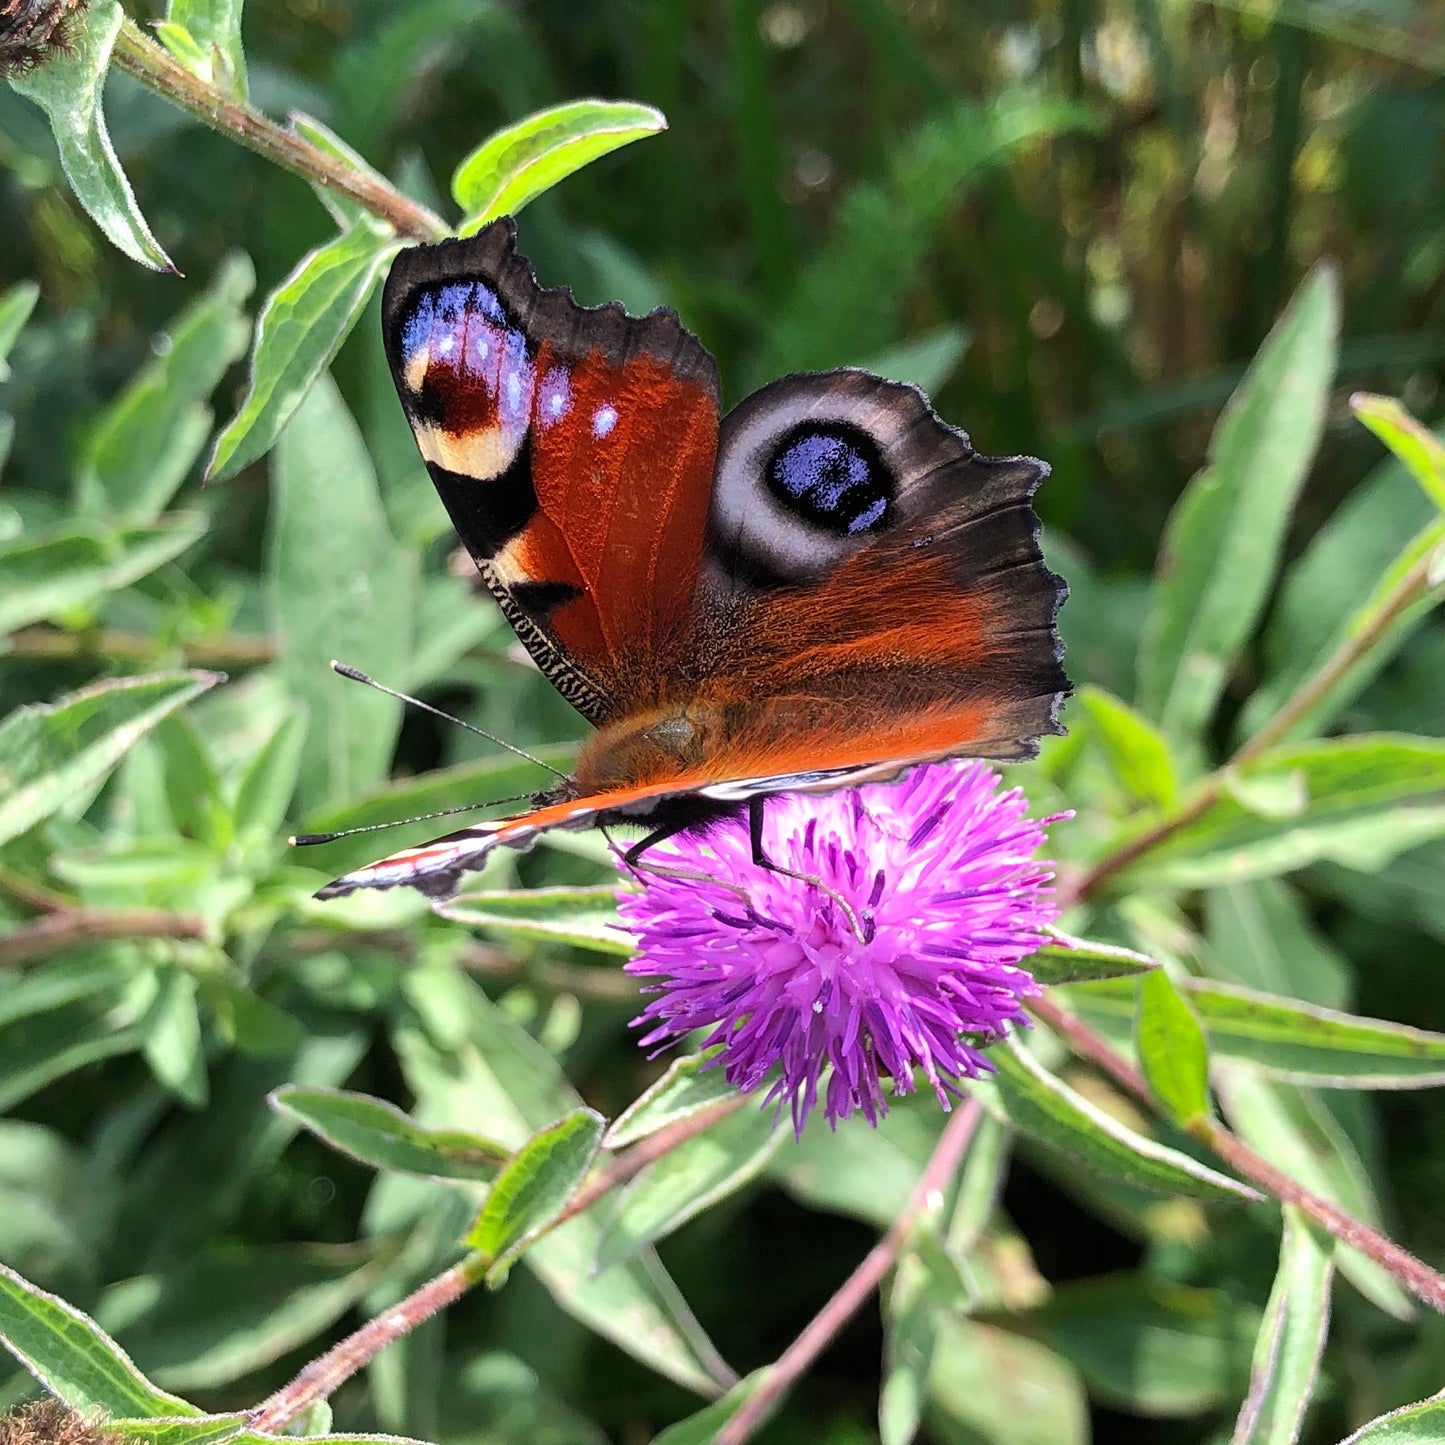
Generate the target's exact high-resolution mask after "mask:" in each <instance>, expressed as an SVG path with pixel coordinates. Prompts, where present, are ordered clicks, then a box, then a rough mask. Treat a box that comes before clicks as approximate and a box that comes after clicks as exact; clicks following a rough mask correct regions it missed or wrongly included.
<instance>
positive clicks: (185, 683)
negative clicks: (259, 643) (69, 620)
mask: <svg viewBox="0 0 1445 1445" xmlns="http://www.w3.org/2000/svg"><path fill="white" fill-rule="evenodd" d="M220 681H222V678H221V676H220V674H219V673H214V672H175V673H159V674H156V675H155V676H153V677H127V678H112V679H110V680H109V681H106V682H98V683H93V684H92V685H91V686H90V687H86V688H82V689H81V690H80V691H79V692H75V693H71V694H70V695H69V696H68V697H63V698H61V699H60V701H58V702H55V703H50V704H34V705H32V706H30V707H22V708H17V709H16V710H15V711H14V712H12V713H11V714H10V716H9V717H8V718H6V719H5V721H4V723H0V842H5V841H7V840H8V839H10V838H14V837H17V836H18V835H19V834H21V833H24V832H26V831H28V830H29V829H31V828H33V827H34V826H35V825H36V824H37V823H39V822H41V821H43V820H44V819H45V818H48V817H49V816H50V815H51V814H52V813H54V812H56V811H57V810H58V809H60V808H62V807H64V806H65V805H66V803H68V802H69V801H70V800H71V799H72V798H75V797H77V796H79V795H81V794H84V793H86V792H87V791H89V790H90V789H91V788H93V787H94V786H95V785H96V784H97V783H98V782H99V781H100V780H101V779H102V778H103V777H104V776H105V775H106V774H107V773H108V772H109V771H110V770H111V768H113V767H114V766H115V765H116V763H118V762H119V761H120V760H121V758H122V757H124V756H125V754H126V753H127V752H128V751H129V750H130V748H131V747H132V746H133V745H134V744H135V743H136V741H137V740H138V739H140V738H142V737H144V736H145V734H146V733H148V732H149V731H150V730H151V729H152V728H153V727H155V726H156V724H157V723H159V722H160V721H161V719H162V718H165V717H168V716H169V715H170V714H171V713H173V712H175V711H176V709H177V708H181V707H184V706H185V705H186V704H187V703H188V702H190V701H191V699H192V698H195V697H199V696H200V694H201V693H203V692H205V691H206V690H207V689H208V688H212V687H214V686H215V685H216V684H217V683H218V682H220Z"/></svg>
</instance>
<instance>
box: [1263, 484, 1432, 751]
mask: <svg viewBox="0 0 1445 1445" xmlns="http://www.w3.org/2000/svg"><path fill="white" fill-rule="evenodd" d="M1441 525H1442V522H1441V519H1440V518H1439V517H1437V516H1436V515H1435V514H1434V511H1433V509H1432V508H1431V506H1430V503H1429V501H1428V499H1427V498H1426V497H1425V496H1424V494H1423V493H1422V492H1421V491H1420V489H1419V488H1418V487H1417V486H1416V485H1415V484H1414V483H1413V482H1412V481H1411V479H1410V477H1409V474H1408V473H1407V472H1406V470H1405V468H1404V467H1403V466H1401V465H1400V464H1399V463H1398V462H1396V461H1389V462H1385V463H1383V464H1382V465H1381V466H1379V467H1378V468H1376V469H1375V471H1374V472H1373V473H1371V475H1370V476H1369V477H1368V478H1367V479H1366V480H1365V481H1364V482H1362V483H1361V484H1360V485H1359V486H1357V487H1356V488H1355V489H1354V491H1353V492H1351V493H1350V495H1349V496H1348V497H1347V498H1346V499H1345V500H1344V502H1342V503H1341V505H1340V506H1339V507H1338V508H1336V510H1335V512H1334V513H1333V515H1332V516H1331V517H1330V518H1329V520H1328V521H1327V522H1326V523H1325V524H1324V526H1322V527H1321V528H1320V529H1319V531H1318V532H1317V533H1316V534H1315V535H1314V536H1313V537H1312V538H1311V539H1310V542H1309V545H1308V546H1307V547H1306V548H1305V551H1304V553H1303V555H1302V556H1301V557H1300V559H1299V561H1297V562H1296V563H1295V564H1294V565H1293V566H1292V567H1291V568H1290V569H1289V570H1288V572H1286V574H1285V578H1284V583H1283V585H1282V587H1281V588H1280V596H1279V601H1278V603H1277V604H1276V606H1275V609H1274V613H1273V615H1272V617H1271V618H1270V622H1269V626H1268V628H1267V629H1266V631H1265V635H1264V676H1263V678H1262V680H1261V681H1260V684H1259V686H1258V688H1257V689H1256V690H1255V693H1254V695H1253V696H1252V697H1251V698H1250V699H1249V702H1248V703H1247V704H1246V706H1245V708H1244V710H1243V713H1242V714H1241V716H1240V719H1239V725H1238V728H1237V729H1236V736H1237V737H1239V738H1240V739H1244V738H1248V737H1251V736H1252V735H1253V734H1254V733H1256V732H1258V730H1259V729H1260V728H1261V727H1262V726H1263V725H1264V723H1265V722H1266V720H1267V719H1269V718H1270V717H1272V716H1273V715H1274V714H1275V713H1276V712H1278V711H1279V709H1280V708H1281V707H1282V706H1283V705H1284V704H1285V702H1286V701H1287V700H1288V699H1289V698H1290V697H1292V696H1293V695H1294V694H1295V693H1296V692H1297V691H1298V690H1299V688H1300V687H1301V686H1303V685H1304V683H1305V682H1306V681H1307V680H1309V679H1310V678H1313V677H1314V676H1315V675H1316V674H1317V673H1319V671H1320V669H1321V668H1322V667H1324V666H1325V665H1326V664H1327V663H1328V662H1329V661H1330V660H1331V659H1332V658H1334V657H1335V656H1336V655H1337V654H1338V653H1339V652H1340V650H1341V648H1343V647H1346V646H1353V645H1355V644H1357V643H1358V641H1359V639H1360V638H1363V637H1369V638H1370V643H1369V646H1368V647H1363V648H1356V651H1357V656H1356V657H1355V659H1354V661H1353V663H1352V665H1351V666H1350V667H1348V668H1347V669H1346V670H1345V671H1344V672H1343V673H1342V674H1340V675H1339V677H1338V678H1337V679H1336V681H1335V682H1334V683H1333V685H1331V686H1330V687H1329V688H1328V689H1327V690H1326V691H1325V692H1324V693H1322V694H1321V695H1320V696H1319V697H1318V698H1317V699H1315V701H1314V702H1313V703H1312V704H1311V705H1310V706H1309V707H1308V708H1306V709H1305V711H1304V712H1302V713H1301V714H1300V716H1299V721H1298V722H1297V723H1296V724H1295V726H1294V727H1293V728H1291V730H1290V731H1289V733H1287V734H1286V735H1285V736H1284V737H1283V738H1281V739H1280V741H1289V740H1293V739H1296V738H1306V737H1310V736H1318V735H1319V733H1320V732H1321V731H1322V730H1324V729H1325V728H1326V727H1327V726H1328V725H1329V724H1330V723H1331V722H1332V721H1334V719H1335V718H1336V717H1338V716H1339V714H1340V712H1341V710H1342V709H1343V708H1344V707H1346V706H1347V705H1348V704H1349V703H1350V702H1351V701H1352V700H1353V699H1354V698H1355V697H1357V696H1358V695H1359V693H1360V692H1361V690H1362V689H1363V688H1364V687H1365V686H1366V685H1367V684H1368V683H1369V682H1370V681H1371V680H1372V679H1373V678H1374V677H1375V676H1376V675H1377V674H1378V673H1379V671H1380V670H1381V669H1382V668H1383V667H1384V665H1385V664H1386V663H1387V662H1388V661H1389V660H1390V658H1391V657H1392V656H1394V655H1395V653H1397V652H1398V651H1399V649H1400V647H1401V646H1402V644H1403V643H1404V642H1405V640H1406V639H1407V638H1408V637H1410V635H1411V634H1412V633H1413V632H1414V631H1415V629H1416V628H1417V627H1418V625H1419V623H1420V621H1421V619H1422V618H1423V617H1424V616H1425V615H1426V613H1427V612H1428V611H1429V608H1430V606H1431V605H1432V601H1431V597H1430V595H1429V594H1428V593H1427V594H1426V595H1425V597H1423V598H1422V599H1420V600H1419V601H1417V602H1416V603H1414V604H1413V605H1412V606H1410V607H1407V608H1405V609H1404V611H1402V612H1401V613H1399V615H1397V616H1395V617H1394V620H1393V621H1388V622H1387V621H1386V620H1385V619H1384V617H1383V615H1382V614H1383V609H1384V605H1385V603H1386V601H1387V600H1388V599H1389V597H1390V594H1391V593H1392V592H1393V591H1394V590H1395V588H1396V586H1397V585H1398V583H1399V581H1400V579H1401V578H1403V577H1404V576H1405V575H1406V574H1407V573H1408V572H1410V570H1411V569H1412V568H1413V567H1415V566H1416V565H1418V563H1419V562H1420V561H1421V559H1424V558H1428V557H1429V555H1430V553H1431V550H1432V547H1433V545H1434V544H1435V542H1436V539H1437V538H1438V537H1439V535H1440V531H1441Z"/></svg>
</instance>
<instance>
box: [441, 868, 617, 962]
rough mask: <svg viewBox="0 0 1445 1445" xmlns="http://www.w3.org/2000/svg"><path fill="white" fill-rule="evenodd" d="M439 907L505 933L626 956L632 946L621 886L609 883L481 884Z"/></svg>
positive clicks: (463, 920)
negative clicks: (621, 912)
mask: <svg viewBox="0 0 1445 1445" xmlns="http://www.w3.org/2000/svg"><path fill="white" fill-rule="evenodd" d="M436 911H437V912H438V913H439V914H441V915H442V917H444V918H450V919H452V920H454V921H455V922H457V923H464V924H466V925H467V926H468V927H469V928H484V929H486V931H487V932H488V933H491V934H497V935H500V936H501V937H503V938H517V939H525V940H527V941H529V942H544V943H568V944H571V945H572V946H573V947H576V948H587V949H591V950H593V951H594V952H599V953H612V954H619V955H624V956H625V955H627V954H630V953H631V952H632V949H633V944H632V935H631V934H630V933H629V932H628V931H627V929H626V928H625V927H624V926H623V925H622V924H620V923H619V922H618V921H617V889H616V888H615V887H614V886H613V885H612V884H610V883H603V884H598V885H597V886H596V887H586V888H525V889H519V890H517V891H515V892H509V891H502V890H497V891H490V890H486V889H478V890H477V891H476V892H474V893H460V894H458V895H457V896H456V897H455V898H453V899H449V900H448V901H447V902H446V903H443V904H440V905H439V906H438V907H437V910H436Z"/></svg>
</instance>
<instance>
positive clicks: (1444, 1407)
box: [1340, 1395, 1445, 1445]
mask: <svg viewBox="0 0 1445 1445" xmlns="http://www.w3.org/2000/svg"><path fill="white" fill-rule="evenodd" d="M1442 1440H1445V1399H1441V1398H1440V1396H1438V1395H1432V1396H1431V1397H1430V1399H1428V1400H1421V1401H1420V1403H1419V1404H1418V1405H1402V1406H1401V1407H1400V1408H1399V1409H1398V1410H1391V1411H1390V1413H1389V1414H1388V1415H1380V1416H1378V1417H1377V1418H1376V1419H1374V1420H1371V1421H1370V1422H1369V1424H1367V1425H1362V1426H1361V1427H1360V1428H1359V1429H1358V1430H1356V1431H1355V1433H1354V1434H1353V1435H1351V1436H1350V1437H1349V1438H1348V1439H1346V1440H1342V1441H1341V1442H1340V1445H1440V1442H1441V1441H1442Z"/></svg>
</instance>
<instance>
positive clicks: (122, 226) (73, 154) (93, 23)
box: [10, 0, 176, 271]
mask: <svg viewBox="0 0 1445 1445" xmlns="http://www.w3.org/2000/svg"><path fill="white" fill-rule="evenodd" d="M124 18H125V17H124V15H123V13H122V11H121V8H120V6H119V5H118V4H116V0H94V3H93V4H92V5H91V6H90V7H89V9H87V10H86V12H85V15H84V17H83V22H82V23H79V24H77V26H76V34H75V43H74V46H73V48H72V50H71V52H70V54H68V55H51V56H50V57H49V58H48V59H47V61H46V63H45V64H44V65H39V66H37V67H36V68H35V69H34V70H32V71H30V72H29V74H22V75H12V76H11V77H10V84H11V85H12V86H13V87H14V88H15V89H16V90H18V91H19V92H20V94H21V95H23V96H27V97H28V98H29V99H31V100H33V101H34V102H35V103H36V105H38V106H39V107H40V108H41V109H42V110H43V111H44V112H45V114H46V115H47V116H48V117H49V119H50V128H51V130H52V131H54V133H55V144H56V147H57V148H58V149H59V151H60V164H61V165H62V166H63V167H64V168H65V174H66V177H67V179H68V180H69V181H70V184H71V187H72V189H73V190H74V191H75V198H76V199H77V200H78V201H79V202H80V204H81V205H82V206H84V207H85V209H86V211H87V212H88V213H89V215H90V218H91V220H93V221H94V222H95V223H96V225H97V226H99V227H100V229H101V230H102V231H104V232H105V234H106V236H107V237H108V238H109V239H110V241H111V242H112V243H113V244H114V245H116V246H118V247H119V248H120V249H121V250H122V251H124V252H125V254H126V255H127V256H129V257H130V258H131V260H133V261H139V262H140V263H141V265H143V266H149V267H151V268H152V269H153V270H156V271H175V269H176V268H175V266H174V265H172V263H171V258H170V257H169V256H167V255H166V253H165V252H164V251H163V250H161V247H160V243H159V242H158V241H157V240H156V238H155V237H154V236H153V235H152V234H151V230H150V227H149V226H148V225H146V222H145V217H144V216H142V215H141V213H140V207H139V206H137V205H136V199H135V192H134V191H132V190H131V187H130V182H129V181H128V180H127V179H126V177H125V172H124V171H122V170H121V168H120V161H119V160H118V159H117V158H116V154H115V147H114V146H112V145H111V143H110V135H109V134H108V133H107V131H106V128H105V116H104V114H103V113H102V111H101V95H102V92H103V90H104V88H105V73H106V71H107V70H108V69H109V68H110V52H111V47H112V46H113V45H114V44H115V37H116V35H117V33H118V32H119V30H120V27H121V24H122V22H123V20H124Z"/></svg>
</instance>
